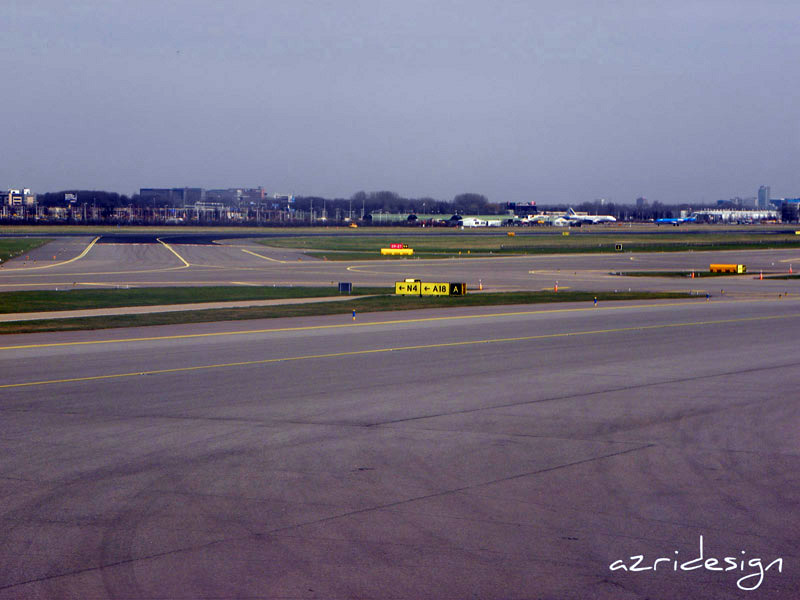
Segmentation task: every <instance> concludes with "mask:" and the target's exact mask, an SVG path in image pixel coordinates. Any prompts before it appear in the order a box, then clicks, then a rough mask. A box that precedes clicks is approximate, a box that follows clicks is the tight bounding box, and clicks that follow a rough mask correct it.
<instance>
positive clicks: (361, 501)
mask: <svg viewBox="0 0 800 600" xmlns="http://www.w3.org/2000/svg"><path fill="white" fill-rule="evenodd" d="M798 335H800V300H795V299H792V298H791V297H790V298H788V299H787V298H784V299H782V300H778V299H769V300H767V299H762V300H753V299H749V300H737V301H734V300H712V301H710V302H706V301H704V300H694V301H688V300H687V301H658V302H626V303H614V304H611V303H601V304H600V305H599V306H598V307H597V308H594V307H592V306H586V305H577V304H570V305H561V306H558V307H555V308H554V307H552V306H549V307H541V306H514V307H487V308H471V309H468V310H445V311H442V310H439V311H415V312H404V313H393V314H387V313H380V314H372V315H360V316H359V317H358V320H357V321H356V322H353V321H352V320H351V319H350V317H349V315H342V316H327V317H315V318H303V319H291V320H289V319H281V320H269V321H250V322H246V323H245V322H237V323H209V324H204V325H202V326H171V327H149V328H141V329H127V330H110V331H100V332H69V333H57V334H28V335H12V336H3V338H2V348H0V361H2V371H1V372H2V381H0V385H2V386H3V387H0V444H2V452H0V499H2V502H1V503H0V506H1V507H2V509H0V540H2V542H0V599H8V598H137V599H138V598H240V597H257V598H353V597H363V598H437V599H438V598H466V597H476V598H574V599H579V598H580V599H584V598H600V599H606V598H607V599H618V598H653V599H665V600H667V599H669V600H672V599H674V598H693V599H714V600H717V599H726V598H741V597H742V596H743V594H745V595H746V592H743V591H742V590H741V589H739V587H737V582H739V585H742V586H754V585H756V584H759V585H758V590H757V592H751V596H749V597H753V598H759V599H762V598H770V599H772V598H781V599H784V598H785V599H790V598H792V599H793V598H796V597H797V589H799V588H800V571H798V569H797V565H798V558H800V545H799V544H798V540H800V522H798V520H797V519H796V518H794V517H793V516H794V515H796V512H797V503H798V499H800V438H798V436H797V432H798V431H800V411H798V402H799V401H798V394H797V384H798V376H797V373H798V365H799V364H800V359H798V357H797V352H796V349H797V343H796V340H797V339H798ZM701 536H702V539H703V542H702V543H703V550H702V552H703V556H704V559H705V558H708V557H716V558H718V559H719V560H720V564H725V563H724V562H723V558H724V557H733V558H734V560H739V558H741V557H743V556H744V557H747V558H748V560H749V559H754V558H756V557H758V558H759V559H761V560H762V561H763V562H759V563H757V564H761V565H763V566H766V565H767V564H768V563H772V564H773V566H772V568H771V569H770V570H768V571H766V572H765V573H763V574H762V575H761V578H760V579H759V577H758V572H759V569H758V568H757V567H756V566H748V565H747V564H744V565H743V569H739V570H736V571H734V572H717V571H713V570H711V569H708V568H701V569H696V570H683V569H681V568H680V567H678V568H677V570H675V569H673V567H672V562H671V561H673V560H677V559H676V557H679V558H680V560H681V561H688V560H692V559H695V558H697V557H698V555H699V553H700V552H701V551H700V547H699V546H700V543H701V542H700V538H701ZM676 552H677V554H676ZM637 555H642V556H643V557H644V558H643V562H642V566H651V565H652V564H653V561H654V560H655V559H657V558H664V557H666V560H667V562H666V563H662V564H661V565H660V567H661V568H659V569H657V572H653V571H652V570H649V571H640V572H631V571H626V570H622V569H619V570H614V571H612V570H611V568H610V566H611V565H612V564H617V565H619V564H620V563H619V562H618V561H621V562H622V563H623V564H625V565H627V566H630V565H632V563H633V561H632V559H631V558H630V557H635V556H637ZM778 558H781V559H782V563H781V565H782V570H781V572H778V568H777V566H776V564H775V563H774V561H775V559H778ZM665 564H666V566H665ZM676 564H677V563H676ZM736 564H739V563H736ZM752 565H756V563H752ZM712 566H713V565H712ZM751 575H752V576H751ZM744 578H746V579H744Z"/></svg>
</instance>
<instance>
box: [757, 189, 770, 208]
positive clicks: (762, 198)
mask: <svg viewBox="0 0 800 600" xmlns="http://www.w3.org/2000/svg"><path fill="white" fill-rule="evenodd" d="M757 208H760V209H766V208H769V186H768V185H762V186H761V187H760V188H758V205H757Z"/></svg>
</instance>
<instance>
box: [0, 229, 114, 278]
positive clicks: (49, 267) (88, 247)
mask: <svg viewBox="0 0 800 600" xmlns="http://www.w3.org/2000/svg"><path fill="white" fill-rule="evenodd" d="M99 239H100V236H97V237H96V238H94V239H93V240H92V241H91V242H90V243H89V245H88V246H86V248H84V249H83V252H81V253H80V254H79V255H78V256H75V257H73V258H70V259H69V260H63V261H61V262H57V263H53V264H51V265H42V266H39V267H20V268H18V269H3V273H16V272H18V271H39V270H41V269H52V268H53V267H60V266H62V265H68V264H69V263H72V262H75V261H76V260H80V259H82V258H83V257H84V256H86V255H87V254H89V250H91V249H92V246H94V245H95V244H96V243H97V240H99Z"/></svg>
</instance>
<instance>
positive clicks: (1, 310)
mask: <svg viewBox="0 0 800 600" xmlns="http://www.w3.org/2000/svg"><path fill="white" fill-rule="evenodd" d="M393 292H394V288H388V287H370V288H354V290H353V294H358V295H368V294H391V293H393ZM337 295H339V291H338V288H336V287H273V286H257V287H250V286H208V287H160V288H131V289H103V290H77V289H71V290H65V291H53V290H46V291H44V290H43V291H38V290H37V291H23V292H2V293H0V314H8V313H25V312H44V311H57V310H84V309H92V308H117V307H120V306H160V305H163V304H196V303H199V302H226V301H235V300H282V299H287V298H322V297H325V296H337Z"/></svg>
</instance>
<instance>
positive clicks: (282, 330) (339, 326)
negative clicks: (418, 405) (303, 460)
mask: <svg viewBox="0 0 800 600" xmlns="http://www.w3.org/2000/svg"><path fill="white" fill-rule="evenodd" d="M548 289H549V288H548ZM798 297H799V298H800V296H798ZM751 301H752V299H750V298H745V299H736V300H734V299H731V300H727V299H726V300H717V302H751ZM765 301H770V300H769V299H765ZM699 303H700V301H699V299H697V300H689V301H680V302H664V303H661V304H628V305H624V306H599V307H596V306H591V307H586V308H551V309H541V310H525V311H515V312H505V313H490V314H486V315H449V316H445V317H422V318H418V319H394V320H391V321H370V322H368V323H339V324H336V325H306V326H302V327H276V328H274V329H248V330H244V331H216V332H209V333H185V334H178V335H160V336H151V337H139V338H122V339H117V340H88V341H76V342H52V343H45V344H24V345H19V346H0V351H2V350H26V349H31V348H57V347H62V346H94V345H98V344H121V343H132V342H158V341H167V340H186V339H195V338H211V337H222V336H226V335H228V336H235V335H254V334H262V333H286V332H292V331H321V330H324V329H345V328H351V327H353V328H356V327H357V328H361V327H375V326H379V325H404V324H408V323H430V322H434V321H463V320H467V319H496V318H503V317H516V316H528V315H543V314H558V313H573V312H598V311H609V310H627V309H638V308H660V307H665V306H687V305H697V304H699ZM796 316H800V314H799V315H796Z"/></svg>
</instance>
